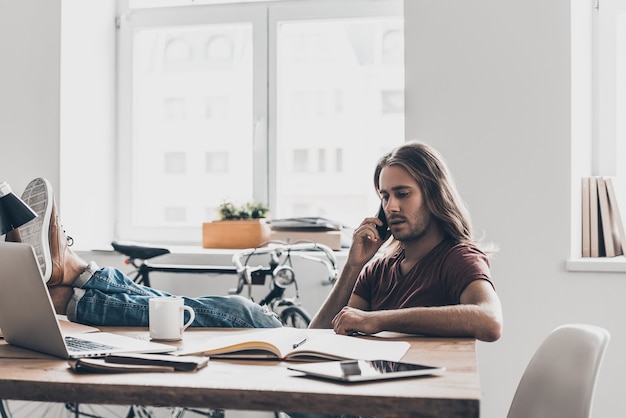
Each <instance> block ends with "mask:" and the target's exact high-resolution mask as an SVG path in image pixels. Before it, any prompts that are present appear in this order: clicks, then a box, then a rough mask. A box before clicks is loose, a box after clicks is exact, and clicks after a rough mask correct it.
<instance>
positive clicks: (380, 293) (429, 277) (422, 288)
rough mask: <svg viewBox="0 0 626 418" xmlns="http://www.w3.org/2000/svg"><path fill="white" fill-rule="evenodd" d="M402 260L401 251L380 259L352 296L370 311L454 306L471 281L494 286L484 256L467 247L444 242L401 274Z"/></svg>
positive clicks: (365, 271) (365, 272)
mask: <svg viewBox="0 0 626 418" xmlns="http://www.w3.org/2000/svg"><path fill="white" fill-rule="evenodd" d="M403 259H404V250H401V251H399V252H398V253H396V254H394V255H393V256H391V257H381V258H379V259H376V260H374V261H372V262H371V263H370V264H368V265H367V266H366V267H365V268H364V269H363V271H362V272H361V274H360V275H359V278H358V279H357V282H356V285H355V287H354V293H356V294H357V295H358V296H360V297H362V298H363V299H365V300H366V301H368V302H369V303H370V308H371V310H374V311H376V310H387V309H400V308H413V307H418V306H445V305H457V304H459V303H460V298H461V293H463V290H464V289H465V287H467V285H468V284H470V283H471V282H473V281H474V280H487V281H488V282H489V283H491V285H492V286H493V281H492V280H491V277H490V268H489V259H488V258H487V255H486V254H485V253H483V252H482V251H481V250H480V249H478V248H477V247H476V246H473V245H470V244H458V243H455V242H454V241H452V240H444V241H442V242H441V243H439V244H438V245H437V246H436V247H435V248H433V249H432V250H431V251H430V252H429V253H428V254H426V255H425V256H424V257H423V258H422V259H421V260H420V261H419V262H418V263H417V264H416V265H415V266H414V267H413V268H412V269H411V271H409V272H407V273H406V274H401V273H400V262H401V261H402V260H403Z"/></svg>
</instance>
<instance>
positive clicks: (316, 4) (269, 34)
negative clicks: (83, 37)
mask: <svg viewBox="0 0 626 418" xmlns="http://www.w3.org/2000/svg"><path fill="white" fill-rule="evenodd" d="M124 1H125V3H126V7H124V6H122V7H123V8H122V9H121V10H125V11H124V12H122V13H121V14H120V15H119V18H118V22H117V23H118V25H117V26H118V59H117V62H118V64H117V65H118V67H117V74H118V100H117V101H118V103H117V121H118V123H117V126H118V127H117V147H118V148H117V153H116V155H117V170H116V172H117V176H118V178H117V179H116V186H117V192H116V194H117V196H116V197H117V199H116V201H117V204H116V212H117V216H116V218H117V222H116V225H115V231H114V233H115V236H116V237H122V238H123V239H126V238H127V237H130V238H131V239H135V240H146V241H150V242H172V243H179V244H180V243H191V242H197V241H199V240H200V237H201V235H200V229H201V225H198V226H197V227H181V228H167V229H162V228H154V227H138V226H134V225H133V224H132V213H131V207H130V206H129V205H127V204H125V202H128V201H129V197H130V196H131V194H132V190H131V182H128V181H123V179H125V178H130V177H129V176H131V165H132V58H133V54H132V52H133V51H132V39H133V38H132V36H133V32H134V31H135V30H136V29H138V28H145V27H156V26H163V25H167V26H172V25H181V26H182V25H192V24H206V23H227V22H251V23H252V25H253V63H254V64H253V65H254V68H255V72H254V75H253V77H254V79H253V80H254V81H253V91H254V97H253V118H254V122H253V126H254V133H253V154H254V157H253V158H254V167H253V196H252V197H253V199H254V200H256V201H259V202H263V203H266V204H268V206H269V208H270V211H272V209H273V208H274V207H275V205H276V201H277V192H276V183H277V178H276V177H277V173H276V169H275V167H276V164H277V161H276V158H277V141H276V118H277V115H276V109H277V100H276V91H275V89H273V88H272V86H275V85H276V77H277V75H276V49H275V48H273V47H271V45H276V24H277V23H278V22H279V21H280V20H283V19H287V20H289V21H296V20H311V19H317V18H320V19H321V18H347V17H373V16H383V15H388V16H402V15H403V2H402V0H377V1H371V0H287V1H281V2H274V1H266V2H243V3H232V2H228V3H224V4H200V5H184V6H177V7H156V8H146V9H133V10H129V9H128V6H127V5H128V1H126V0H124ZM165 192H166V191H165ZM164 231H167V233H164ZM165 236H166V237H168V238H167V239H164V237H165Z"/></svg>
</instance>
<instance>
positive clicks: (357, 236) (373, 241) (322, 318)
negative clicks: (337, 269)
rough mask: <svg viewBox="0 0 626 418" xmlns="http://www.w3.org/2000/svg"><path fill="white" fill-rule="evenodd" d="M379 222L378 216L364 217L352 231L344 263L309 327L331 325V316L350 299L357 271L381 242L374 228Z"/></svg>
mask: <svg viewBox="0 0 626 418" xmlns="http://www.w3.org/2000/svg"><path fill="white" fill-rule="evenodd" d="M380 224H382V222H381V221H380V219H378V218H365V220H363V222H362V223H361V225H359V227H358V228H357V229H356V230H355V231H354V235H353V237H352V245H351V246H350V251H349V252H348V259H347V260H346V264H345V266H344V267H343V269H342V270H341V274H340V275H339V279H337V282H335V284H334V286H333V288H332V289H331V291H330V293H329V294H328V297H327V298H326V300H325V301H324V303H323V304H322V307H321V308H320V309H319V310H318V311H317V313H316V314H315V316H314V317H313V320H312V321H311V323H310V324H309V328H332V327H333V323H332V321H333V318H334V317H335V316H336V315H337V314H338V313H339V311H340V310H341V309H342V308H343V307H345V306H346V305H348V302H349V301H350V297H351V295H352V290H353V289H354V285H355V283H356V280H357V278H358V277H359V273H360V272H361V270H362V269H363V267H364V266H365V264H367V262H368V261H369V260H371V259H372V257H373V256H374V255H375V254H376V252H377V251H378V249H379V248H380V247H381V245H382V244H383V242H382V240H381V239H380V238H378V233H377V232H376V229H375V227H376V226H377V225H380Z"/></svg>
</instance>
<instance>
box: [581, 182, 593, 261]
mask: <svg viewBox="0 0 626 418" xmlns="http://www.w3.org/2000/svg"><path fill="white" fill-rule="evenodd" d="M590 180H591V179H590V178H589V177H583V178H582V183H581V194H582V207H581V212H582V224H581V227H582V232H581V237H582V245H581V247H582V256H583V257H591V225H590V220H591V216H590V213H589V208H590V202H589V181H590Z"/></svg>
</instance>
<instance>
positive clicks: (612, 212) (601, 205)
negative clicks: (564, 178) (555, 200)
mask: <svg viewBox="0 0 626 418" xmlns="http://www.w3.org/2000/svg"><path fill="white" fill-rule="evenodd" d="M581 187H582V189H581V195H582V210H581V212H582V223H581V226H582V233H581V237H582V245H581V248H582V251H581V253H582V256H583V257H615V256H617V255H621V254H624V251H625V250H626V234H625V233H624V226H623V222H622V219H621V214H620V211H619V205H618V202H617V198H616V193H615V188H614V186H613V180H612V179H611V178H610V177H600V176H594V177H585V178H583V179H582V186H581Z"/></svg>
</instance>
